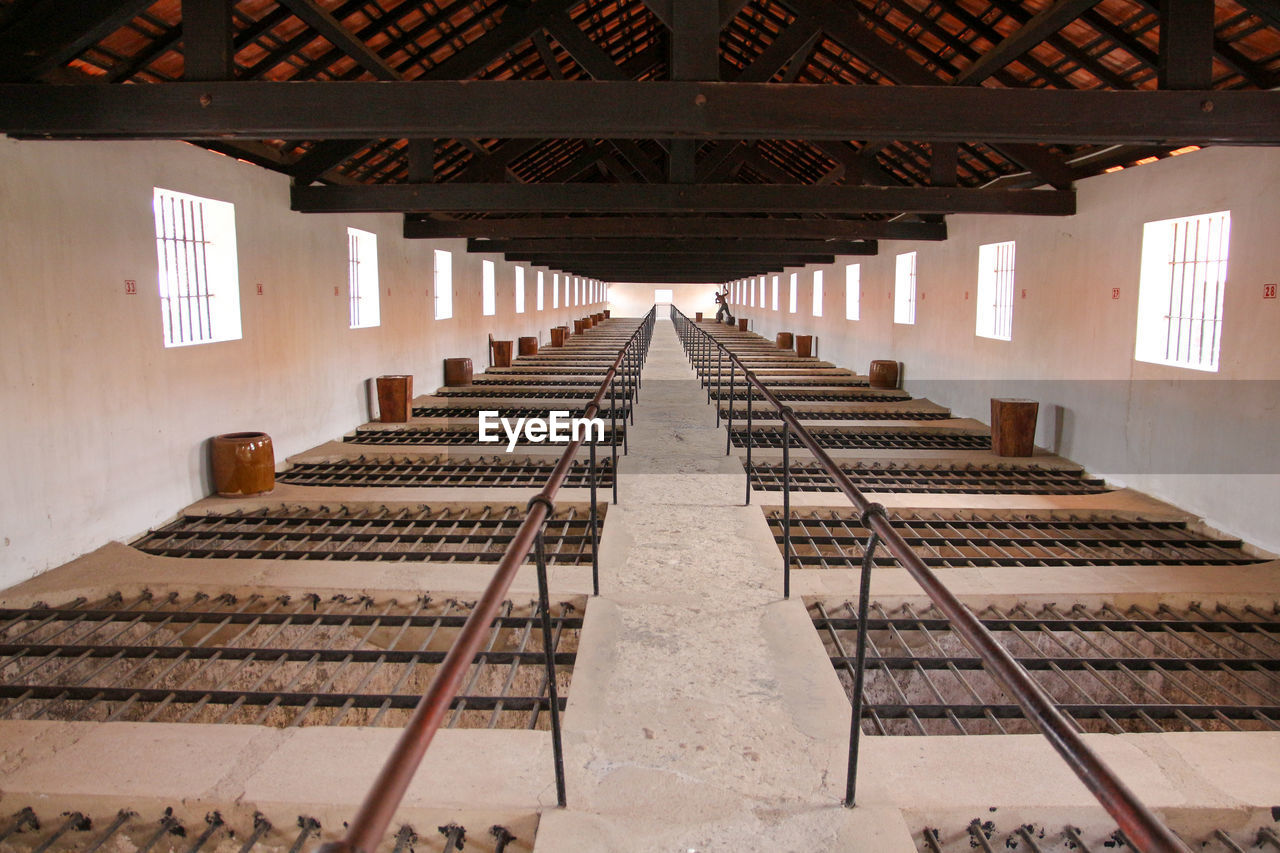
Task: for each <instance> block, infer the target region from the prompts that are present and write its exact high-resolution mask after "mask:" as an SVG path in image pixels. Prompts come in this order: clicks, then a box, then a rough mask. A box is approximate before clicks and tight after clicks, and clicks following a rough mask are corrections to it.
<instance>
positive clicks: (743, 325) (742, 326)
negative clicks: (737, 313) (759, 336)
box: [738, 317, 747, 332]
mask: <svg viewBox="0 0 1280 853" xmlns="http://www.w3.org/2000/svg"><path fill="white" fill-rule="evenodd" d="M746 330H747V320H746V318H745V317H743V318H739V320H738V331H739V332H745V331H746Z"/></svg>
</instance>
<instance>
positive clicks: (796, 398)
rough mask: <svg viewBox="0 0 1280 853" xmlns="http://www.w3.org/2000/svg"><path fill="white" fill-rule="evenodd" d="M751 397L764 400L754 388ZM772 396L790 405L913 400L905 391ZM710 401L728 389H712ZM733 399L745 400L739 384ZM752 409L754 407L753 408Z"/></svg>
mask: <svg viewBox="0 0 1280 853" xmlns="http://www.w3.org/2000/svg"><path fill="white" fill-rule="evenodd" d="M751 392H752V394H751V396H752V397H753V398H754V399H755V400H757V401H762V400H764V395H763V394H761V393H760V391H759V390H758V389H756V388H754V387H753V388H752V389H751ZM772 393H773V396H775V397H777V398H778V399H779V400H784V401H786V402H791V403H905V402H907V401H909V400H913V399H915V398H914V397H912V396H911V395H910V394H908V393H907V392H906V391H871V390H866V391H855V392H853V393H852V394H850V393H836V392H834V391H786V390H778V391H773V392H772ZM711 399H713V400H728V399H729V387H728V386H727V385H726V386H724V387H723V388H718V389H717V388H712V389H711ZM733 399H734V400H740V401H742V402H743V403H745V402H746V400H747V392H746V390H745V389H744V388H742V387H741V384H740V383H739V385H738V386H737V387H735V388H734V389H733ZM753 409H754V407H753ZM734 411H735V412H737V411H745V409H743V408H741V407H739V406H737V405H735V406H734Z"/></svg>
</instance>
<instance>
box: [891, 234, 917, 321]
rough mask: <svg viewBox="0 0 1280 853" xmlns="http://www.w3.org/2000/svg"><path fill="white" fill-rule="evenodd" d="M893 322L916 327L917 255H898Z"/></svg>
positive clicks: (909, 253)
mask: <svg viewBox="0 0 1280 853" xmlns="http://www.w3.org/2000/svg"><path fill="white" fill-rule="evenodd" d="M893 322H895V323H902V324H905V325H908V326H910V325H914V324H915V322H916V253H915V252H906V253H904V254H901V255H898V260H897V270H896V275H895V277H894V284H893Z"/></svg>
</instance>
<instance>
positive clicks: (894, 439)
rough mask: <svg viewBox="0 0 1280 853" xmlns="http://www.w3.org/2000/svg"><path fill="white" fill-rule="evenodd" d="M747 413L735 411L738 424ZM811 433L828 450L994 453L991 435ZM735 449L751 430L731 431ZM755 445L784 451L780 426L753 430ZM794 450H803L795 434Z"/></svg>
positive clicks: (828, 430) (744, 443)
mask: <svg viewBox="0 0 1280 853" xmlns="http://www.w3.org/2000/svg"><path fill="white" fill-rule="evenodd" d="M745 420H746V412H745V411H744V412H742V413H741V414H739V413H738V412H736V411H735V412H734V423H735V424H737V423H740V422H744V421H745ZM809 434H810V435H812V436H813V437H814V439H816V440H817V441H818V444H819V446H821V447H822V448H824V449H826V450H990V449H991V436H990V435H987V434H974V433H966V432H955V431H945V432H944V431H939V432H924V431H920V430H892V429H890V430H843V429H833V428H830V427H826V428H824V427H814V428H812V429H810V430H809ZM731 435H732V436H733V446H734V447H746V446H747V430H746V428H745V427H738V426H735V427H734V428H733V429H732V430H731ZM751 444H752V446H753V447H759V448H775V449H781V448H782V429H781V428H780V427H765V428H763V429H761V428H756V429H752V431H751ZM791 446H792V447H803V445H802V444H801V443H800V439H798V438H796V436H795V434H794V433H792V435H791Z"/></svg>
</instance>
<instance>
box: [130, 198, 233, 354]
mask: <svg viewBox="0 0 1280 853" xmlns="http://www.w3.org/2000/svg"><path fill="white" fill-rule="evenodd" d="M152 207H153V210H154V213H155V219H156V258H157V261H158V263H159V276H158V281H159V288H160V319H161V323H162V324H163V328H164V345H165V346H166V347H181V346H190V345H192V344H207V343H214V342H216V341H234V340H239V339H240V274H239V270H238V263H237V258H236V219H235V205H233V204H231V203H229V202H225V201H215V200H213V199H208V198H201V197H199V196H194V195H187V194H185V193H179V192H174V191H172V190H163V189H160V188H159V187H157V188H155V193H154V197H153V200H152Z"/></svg>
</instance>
